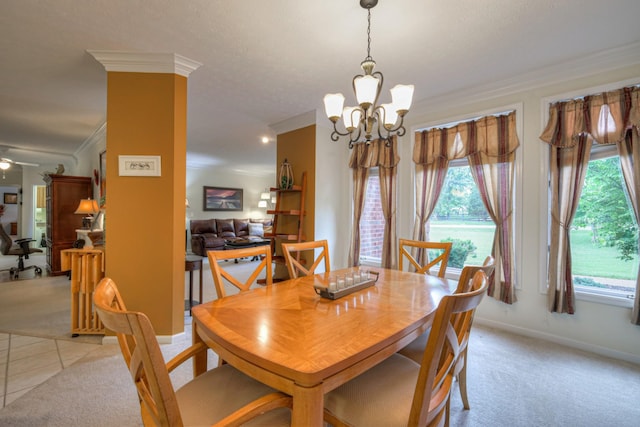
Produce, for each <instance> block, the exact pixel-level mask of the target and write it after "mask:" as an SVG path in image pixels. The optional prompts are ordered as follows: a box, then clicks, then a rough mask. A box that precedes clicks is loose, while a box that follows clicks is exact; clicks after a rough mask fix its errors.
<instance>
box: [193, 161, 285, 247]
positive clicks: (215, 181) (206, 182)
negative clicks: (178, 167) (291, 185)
mask: <svg viewBox="0 0 640 427" xmlns="http://www.w3.org/2000/svg"><path fill="white" fill-rule="evenodd" d="M275 185H276V165H275V164H274V165H273V173H268V174H256V175H246V174H239V173H237V172H234V171H232V170H230V169H226V168H219V167H208V168H194V167H189V166H188V165H187V189H186V191H187V199H189V206H190V207H189V208H188V209H187V212H186V218H185V227H186V229H187V230H188V229H189V226H188V221H189V220H191V219H208V218H267V217H268V216H271V215H267V212H266V211H267V210H266V209H264V208H259V207H258V202H259V201H260V193H262V192H263V191H265V189H268V188H270V187H275ZM205 186H206V187H229V188H242V193H243V210H242V211H237V212H221V211H205V210H203V193H204V188H203V187H205ZM187 239H188V241H189V240H190V239H191V236H190V235H189V234H187ZM188 247H189V248H190V247H191V245H190V244H189V245H188Z"/></svg>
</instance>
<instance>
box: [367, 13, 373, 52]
mask: <svg viewBox="0 0 640 427" xmlns="http://www.w3.org/2000/svg"><path fill="white" fill-rule="evenodd" d="M365 60H368V61H371V60H373V58H372V57H371V9H367V57H366V58H365Z"/></svg>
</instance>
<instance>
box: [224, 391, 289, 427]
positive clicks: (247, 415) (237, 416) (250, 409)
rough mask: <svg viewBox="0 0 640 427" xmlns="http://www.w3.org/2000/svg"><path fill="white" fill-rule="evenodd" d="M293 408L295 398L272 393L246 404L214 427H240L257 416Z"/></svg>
mask: <svg viewBox="0 0 640 427" xmlns="http://www.w3.org/2000/svg"><path fill="white" fill-rule="evenodd" d="M292 407H293V398H292V397H291V396H288V395H286V394H284V393H280V392H276V393H270V394H267V395H266V396H262V397H261V398H259V399H256V400H254V401H253V402H251V403H248V404H246V405H245V406H243V407H242V408H240V409H238V410H237V411H235V412H234V413H232V414H231V415H228V416H226V417H224V418H223V419H221V420H220V421H218V422H217V423H215V424H213V426H212V427H216V426H218V427H222V426H240V425H242V424H244V423H246V422H247V421H249V420H251V419H252V418H255V417H256V416H258V415H262V414H264V413H265V412H268V411H271V410H273V409H277V408H289V409H291V408H292Z"/></svg>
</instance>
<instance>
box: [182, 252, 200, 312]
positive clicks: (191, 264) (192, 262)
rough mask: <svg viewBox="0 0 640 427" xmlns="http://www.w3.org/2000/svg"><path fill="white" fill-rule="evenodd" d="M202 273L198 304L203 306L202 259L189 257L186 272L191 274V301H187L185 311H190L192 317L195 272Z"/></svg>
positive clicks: (194, 256)
mask: <svg viewBox="0 0 640 427" xmlns="http://www.w3.org/2000/svg"><path fill="white" fill-rule="evenodd" d="M195 270H199V271H200V293H199V294H198V298H199V299H198V304H202V257H200V256H197V255H187V257H186V258H185V260H184V271H188V272H189V299H188V300H187V301H185V304H184V309H185V311H186V310H189V315H191V307H193V305H194V304H193V303H194V301H193V272H194V271H195Z"/></svg>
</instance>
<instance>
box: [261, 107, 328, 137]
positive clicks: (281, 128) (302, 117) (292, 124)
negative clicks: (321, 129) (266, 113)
mask: <svg viewBox="0 0 640 427" xmlns="http://www.w3.org/2000/svg"><path fill="white" fill-rule="evenodd" d="M314 124H316V110H311V111H307V112H306V113H302V114H299V115H297V116H295V117H291V118H289V119H287V120H283V121H281V122H278V123H273V124H270V125H269V128H270V129H272V130H273V131H274V132H275V133H276V135H281V134H283V133H287V132H290V131H292V130H296V129H301V128H304V127H307V126H311V125H314Z"/></svg>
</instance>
